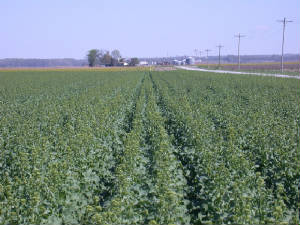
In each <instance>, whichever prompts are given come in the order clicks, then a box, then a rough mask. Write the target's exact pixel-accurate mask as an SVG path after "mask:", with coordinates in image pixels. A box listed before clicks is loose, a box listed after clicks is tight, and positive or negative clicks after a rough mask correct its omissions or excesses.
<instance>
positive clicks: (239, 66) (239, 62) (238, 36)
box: [235, 33, 246, 69]
mask: <svg viewBox="0 0 300 225" xmlns="http://www.w3.org/2000/svg"><path fill="white" fill-rule="evenodd" d="M235 37H237V38H238V39H239V44H238V69H241V60H240V43H241V37H246V36H245V35H241V34H240V33H239V34H238V35H235Z"/></svg>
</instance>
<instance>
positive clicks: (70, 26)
mask: <svg viewBox="0 0 300 225" xmlns="http://www.w3.org/2000/svg"><path fill="white" fill-rule="evenodd" d="M283 17H287V18H288V19H291V20H293V21H294V22H293V23H289V24H288V25H287V29H286V45H285V52H286V53H299V50H300V45H299V44H300V29H299V28H300V26H299V25H300V1H299V0H226V1H225V0H160V1H159V0H151V1H143V0H115V1H109V0H107V1H102V0H0V58H12V57H17V58H64V57H71V58H84V57H85V55H86V52H87V51H88V50H89V49H91V48H103V49H108V50H112V49H114V48H118V49H119V50H120V51H121V53H122V55H123V56H128V57H132V56H138V57H143V56H145V57H153V56H166V55H167V54H168V55H169V56H170V55H172V56H174V55H184V54H186V55H190V54H192V53H193V50H194V49H195V48H197V49H200V50H204V49H206V48H209V49H212V50H213V51H212V52H211V53H210V54H211V55H216V54H217V48H216V45H218V44H219V43H220V44H222V45H224V46H225V47H224V48H223V50H222V53H223V54H236V51H237V39H235V38H234V35H235V34H237V33H239V32H240V33H242V34H245V35H246V36H247V37H245V38H243V39H242V40H241V54H280V52H281V39H282V24H281V23H278V22H276V20H278V19H282V18H283Z"/></svg>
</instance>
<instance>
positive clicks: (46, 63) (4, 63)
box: [0, 58, 88, 67]
mask: <svg viewBox="0 0 300 225" xmlns="http://www.w3.org/2000/svg"><path fill="white" fill-rule="evenodd" d="M87 65H88V62H87V60H84V59H70V58H65V59H19V58H9V59H0V67H77V66H87Z"/></svg>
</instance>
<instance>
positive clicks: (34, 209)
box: [0, 69, 300, 225]
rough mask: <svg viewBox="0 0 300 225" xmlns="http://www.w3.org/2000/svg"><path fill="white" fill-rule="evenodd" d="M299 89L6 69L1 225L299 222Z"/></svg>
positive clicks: (297, 84)
mask: <svg viewBox="0 0 300 225" xmlns="http://www.w3.org/2000/svg"><path fill="white" fill-rule="evenodd" d="M299 190H300V81H299V80H294V79H283V78H274V77H259V76H247V75H241V76H237V75H218V74H213V73H204V72H197V71H183V70H174V71H150V72H149V71H146V70H145V69H138V70H134V69H128V70H127V71H118V70H117V69H112V70H109V69H106V70H76V69H69V70H60V69H57V70H5V71H0V224H3V225H8V224H65V225H69V224H105V225H106V224H107V225H108V224H114V225H123V224H128V225H129V224H130V225H131V224H151V225H155V224H161V225H171V224H182V225H183V224H288V223H289V224H298V223H299V210H300V198H299Z"/></svg>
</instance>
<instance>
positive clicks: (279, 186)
mask: <svg viewBox="0 0 300 225" xmlns="http://www.w3.org/2000/svg"><path fill="white" fill-rule="evenodd" d="M151 76H152V79H153V86H154V88H155V89H156V92H157V96H158V97H157V102H158V104H159V105H160V107H161V109H162V111H163V113H164V116H165V117H166V118H167V120H166V123H165V127H166V129H167V130H168V132H169V134H170V135H173V136H174V140H173V144H174V145H176V146H178V147H179V148H180V149H181V151H179V152H178V154H177V156H178V159H179V160H180V161H181V162H182V164H183V165H184V167H185V170H184V171H185V176H186V179H187V181H188V184H189V188H190V190H189V191H188V196H189V199H190V202H191V204H190V206H189V209H190V213H191V215H192V223H198V222H200V223H201V222H203V223H205V222H212V223H218V224H219V223H254V224H257V223H273V222H277V223H279V222H282V223H285V222H295V221H298V220H299V217H298V215H299V214H298V213H299V205H298V203H297V202H299V201H297V199H299V189H298V188H299V186H298V185H299V172H298V171H299V168H298V167H299V157H297V155H299V144H298V143H299V142H297V140H299V120H298V119H299V117H298V115H299V114H297V113H296V112H297V111H299V103H298V104H297V101H296V99H295V98H294V97H292V98H291V97H290V96H289V95H288V93H287V92H283V93H281V95H279V96H278V95H277V96H276V98H277V99H276V98H275V97H274V96H272V95H270V94H269V93H268V92H269V91H270V89H271V88H274V87H275V88H277V89H279V88H281V89H282V84H281V83H280V80H274V79H270V78H268V79H261V80H255V79H253V80H251V79H250V78H249V77H233V76H232V77H222V76H220V75H219V76H218V75H214V76H208V75H207V74H203V75H201V74H199V73H195V72H184V71H177V72H164V73H157V72H153V73H152V75H151ZM258 79H259V78H258ZM251 82H252V84H251ZM249 83H250V85H258V86H259V87H257V88H258V89H259V90H260V92H257V90H256V92H252V93H251V89H250V88H249V87H247V86H248V85H249ZM289 85H290V86H291V87H292V86H293V85H292V84H291V83H290V84H289ZM271 90H273V89H271ZM294 91H296V89H294ZM249 92H250V93H249ZM254 93H255V94H254ZM258 94H260V95H261V96H258ZM252 98H253V99H252ZM257 98H259V99H260V101H258V102H257V101H255V100H256V99H257ZM262 98H265V99H262ZM280 98H282V99H280ZM285 100H289V105H288V106H290V107H287V104H286V101H285ZM250 101H253V102H251V103H250ZM264 101H266V102H265V103H264V104H266V103H268V102H269V101H276V103H277V107H278V102H279V103H280V106H279V107H278V108H279V109H277V112H278V111H279V110H285V112H289V118H288V119H287V118H282V117H279V116H278V117H275V116H274V111H273V112H272V111H271V110H270V111H268V114H267V113H266V111H265V110H266V109H265V108H263V109H261V108H258V107H257V106H258V104H261V105H262V104H263V102H264ZM179 102H180V104H178V103H179ZM291 103H294V105H292V104H291ZM271 105H272V104H271ZM272 107H274V108H275V105H272ZM281 107H282V108H281ZM274 108H273V109H274ZM289 110H290V111H289ZM255 111H256V112H255ZM260 112H262V113H264V114H262V116H261V117H259V115H260V114H259V113H260ZM275 113H276V111H275ZM280 113H281V114H280V115H281V116H282V115H284V114H283V113H282V112H280ZM245 114H247V116H248V117H245ZM253 116H256V118H253ZM257 118H259V123H258V124H257ZM250 119H251V120H250ZM286 122H290V124H288V125H287V124H286ZM268 123H269V124H268ZM257 125H259V126H257ZM251 126H253V127H255V130H254V129H251ZM271 126H272V129H273V130H271V129H269V127H270V128H271ZM249 128H250V132H251V133H249ZM279 130H280V132H279ZM268 132H270V133H268ZM276 132H279V135H278V134H276ZM297 134H298V136H297ZM270 135H274V136H273V137H272V136H271V137H270ZM280 135H282V136H280ZM289 135H290V136H289ZM253 140H256V141H255V142H254V141H253ZM287 142H288V143H289V144H287ZM266 143H270V144H272V145H270V144H269V145H267V144H266ZM245 145H246V146H247V148H246V147H245ZM276 145H277V146H276ZM274 146H276V147H274ZM257 149H259V150H260V151H257ZM264 156H265V157H267V159H265V158H263V157H264ZM274 156H276V157H274ZM272 157H273V158H272ZM261 160H265V161H263V163H262V162H261Z"/></svg>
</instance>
